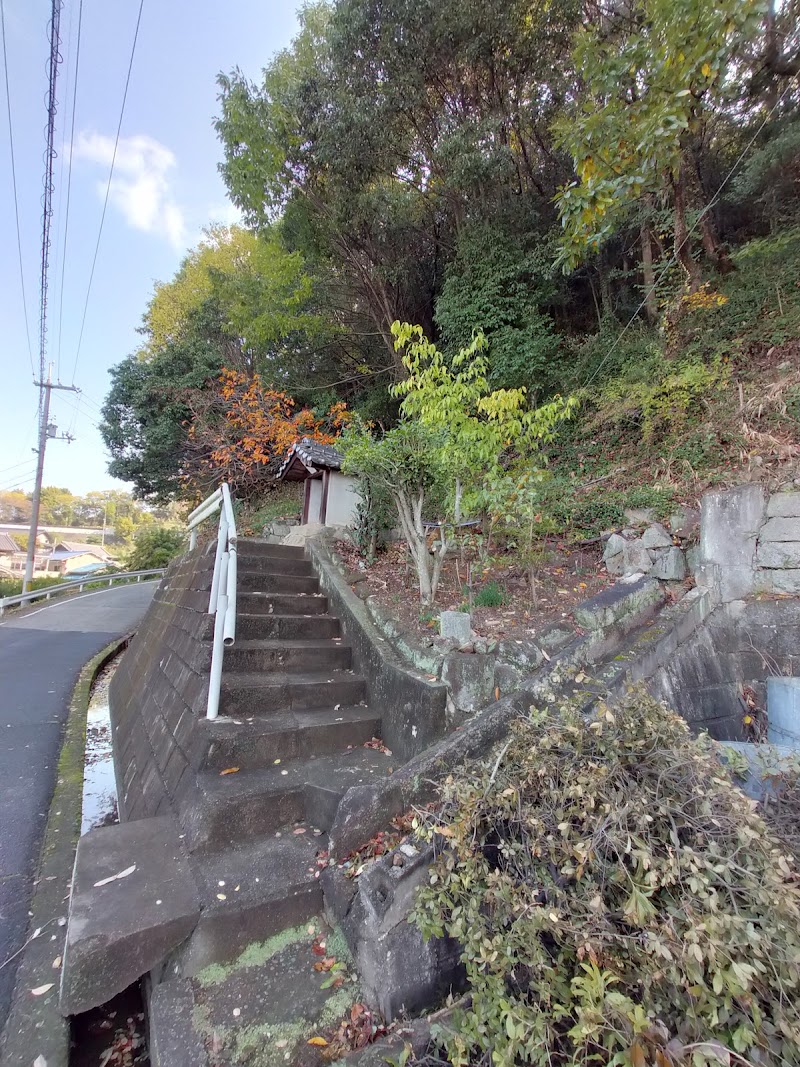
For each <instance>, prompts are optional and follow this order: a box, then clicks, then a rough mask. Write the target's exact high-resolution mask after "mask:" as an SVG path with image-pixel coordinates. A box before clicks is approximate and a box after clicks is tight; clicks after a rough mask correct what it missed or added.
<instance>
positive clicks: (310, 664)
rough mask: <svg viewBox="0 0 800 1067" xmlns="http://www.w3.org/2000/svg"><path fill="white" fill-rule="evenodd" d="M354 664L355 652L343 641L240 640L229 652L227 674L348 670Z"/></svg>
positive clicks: (335, 639)
mask: <svg viewBox="0 0 800 1067" xmlns="http://www.w3.org/2000/svg"><path fill="white" fill-rule="evenodd" d="M352 662H353V654H352V650H351V648H350V646H349V645H345V644H344V643H343V642H342V639H341V638H333V639H325V638H323V639H322V640H315V639H313V638H293V639H291V640H288V639H282V640H281V639H278V640H274V639H272V638H268V639H266V640H263V639H262V640H252V639H250V640H248V639H245V640H238V639H237V641H236V644H235V645H234V646H233V648H229V649H226V651H225V670H226V672H230V671H250V672H252V671H324V670H327V669H328V668H329V667H331V668H337V667H338V668H341V669H342V670H346V669H347V668H349V667H350V666H352Z"/></svg>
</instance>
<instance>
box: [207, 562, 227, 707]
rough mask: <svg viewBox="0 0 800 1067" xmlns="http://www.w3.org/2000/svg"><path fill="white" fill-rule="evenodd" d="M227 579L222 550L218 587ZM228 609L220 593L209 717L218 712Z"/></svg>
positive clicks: (223, 585)
mask: <svg viewBox="0 0 800 1067" xmlns="http://www.w3.org/2000/svg"><path fill="white" fill-rule="evenodd" d="M227 581H228V553H227V552H224V553H223V555H222V561H221V563H220V582H219V584H220V588H221V589H227ZM227 609H228V598H227V596H226V595H225V593H221V594H220V596H219V597H218V599H217V614H216V618H215V619H214V643H213V646H212V649H211V670H210V671H209V675H208V703H207V705H206V715H207V716H208V718H209V719H216V717H217V714H218V713H219V691H220V687H221V686H222V657H223V654H224V651H225V645H224V636H223V632H224V629H225V615H226V612H227Z"/></svg>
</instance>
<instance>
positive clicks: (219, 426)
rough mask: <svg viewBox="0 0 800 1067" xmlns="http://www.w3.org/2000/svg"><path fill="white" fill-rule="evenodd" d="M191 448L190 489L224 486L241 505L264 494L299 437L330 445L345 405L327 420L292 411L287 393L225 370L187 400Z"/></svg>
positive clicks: (186, 475) (343, 416)
mask: <svg viewBox="0 0 800 1067" xmlns="http://www.w3.org/2000/svg"><path fill="white" fill-rule="evenodd" d="M190 404H191V426H190V429H189V432H188V439H189V448H188V450H187V457H186V460H185V463H184V471H183V477H184V478H185V479H186V480H187V482H188V483H190V484H191V485H199V484H202V483H203V481H204V480H205V481H206V483H207V484H209V485H210V484H211V483H212V482H213V483H218V482H220V481H226V482H228V483H229V484H230V486H231V488H232V489H234V490H235V492H236V495H237V496H238V497H239V498H240V499H248V498H249V497H251V496H252V495H253V493H254V492H257V491H258V490H259V489H262V490H263V486H264V481H265V478H266V477H269V476H274V474H275V470H276V468H277V466H278V464H279V463H280V461H281V460H282V459H283V457H284V456H285V454H286V452H287V451H288V449H289V448H290V447H291V446H292V445H293V444H294V443H295V441H297V440H299V439H300V438H303V437H309V438H311V439H312V440H315V441H319V442H320V443H321V444H330V443H331V442H332V441H333V440H334V438H335V434H336V433H337V432H338V431H339V429H340V428H341V426H342V425H343V423H344V422H345V421H346V419H347V413H346V412H345V409H344V405H343V404H335V405H333V407H332V408H331V410H330V411H329V412H328V413H327V415H326V416H325V417H319V416H317V415H316V414H315V413H314V412H313V411H311V410H310V409H308V408H302V409H300V410H296V405H295V402H294V401H293V400H292V398H291V397H289V396H287V395H286V394H285V393H280V392H277V391H275V390H274V389H269V388H267V387H266V386H265V385H264V383H263V382H262V381H261V378H260V377H259V376H258V375H255V376H253V377H248V376H247V375H244V374H242V373H241V372H239V371H233V370H230V369H228V368H226V369H224V370H223V371H222V373H221V374H220V376H219V378H218V379H216V380H215V381H213V382H210V383H208V387H207V388H206V389H205V390H203V391H202V392H200V393H197V394H194V395H193V397H192V398H191V400H190Z"/></svg>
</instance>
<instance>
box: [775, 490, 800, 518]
mask: <svg viewBox="0 0 800 1067" xmlns="http://www.w3.org/2000/svg"><path fill="white" fill-rule="evenodd" d="M776 517H780V518H797V519H800V493H773V494H772V496H771V497H770V498H769V501H768V503H767V518H769V519H772V518H776Z"/></svg>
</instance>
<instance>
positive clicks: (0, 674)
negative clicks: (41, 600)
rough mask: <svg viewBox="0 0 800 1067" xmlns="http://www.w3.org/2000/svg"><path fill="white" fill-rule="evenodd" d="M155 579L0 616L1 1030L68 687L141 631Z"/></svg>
mask: <svg viewBox="0 0 800 1067" xmlns="http://www.w3.org/2000/svg"><path fill="white" fill-rule="evenodd" d="M156 585H157V583H156V582H142V583H141V584H138V585H122V586H117V587H116V588H111V589H102V590H100V591H98V592H91V593H85V594H83V595H79V596H75V597H69V598H68V599H65V600H61V601H56V602H53V603H50V604H47V605H40V606H34V607H32V608H30V609H29V610H27V611H26V612H25V614H15V615H12V616H10V617H8V618H6V619H4V620H3V621H2V622H0V1032H2V1029H3V1026H4V1025H5V1021H6V1017H7V1015H8V1009H9V1003H10V1000H11V993H12V991H13V988H14V976H15V973H16V962H17V960H16V959H15V960H13V961H12V962H11V963H8V964H6V965H5V966H4V963H5V961H6V960H8V959H9V957H11V956H12V955H13V954H14V953H15V952H16V951H17V950H18V949H19V948H20V946H21V945H22V943H23V941H24V939H25V933H26V930H27V926H28V902H29V899H30V895H31V888H32V881H33V877H34V875H35V872H36V865H37V861H38V858H39V849H40V846H41V841H42V835H43V833H44V828H45V824H46V821H47V813H48V809H49V807H50V800H51V798H52V795H53V788H54V785H55V773H56V767H57V765H58V755H59V750H60V747H61V737H62V733H63V728H64V723H65V721H66V717H67V712H68V710H69V702H70V698H71V696H72V690H73V688H74V687H75V683H76V681H77V679H78V675H79V674H80V672H81V669H82V668H83V666H84V664H85V663H86V662H87V661H88V660H90V659H91V658H92V656H94V655H96V654H97V653H98V652H99V651H100V650H101V649H103V648H105V646H106V645H107V644H109V642H111V641H113V640H114V639H115V638H118V637H122V636H124V635H125V634H127V633H130V632H131V631H132V630H135V629H136V627H137V626H138V624H139V622H140V621H141V619H142V616H143V615H144V613H145V611H146V610H147V608H148V605H149V604H150V600H151V598H152V596H153V593H154V592H155V589H156Z"/></svg>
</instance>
